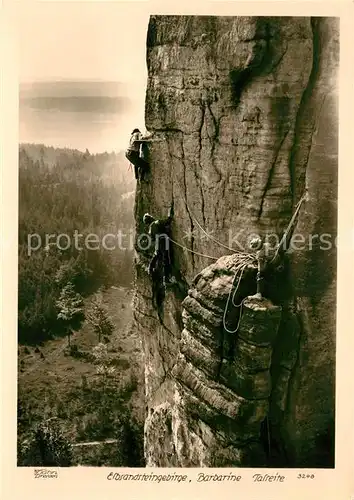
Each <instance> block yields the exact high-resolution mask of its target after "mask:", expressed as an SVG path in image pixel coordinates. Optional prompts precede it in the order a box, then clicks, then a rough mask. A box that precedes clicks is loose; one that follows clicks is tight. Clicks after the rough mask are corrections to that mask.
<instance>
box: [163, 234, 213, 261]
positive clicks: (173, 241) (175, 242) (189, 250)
mask: <svg viewBox="0 0 354 500" xmlns="http://www.w3.org/2000/svg"><path fill="white" fill-rule="evenodd" d="M169 240H170V241H172V243H174V244H175V245H177V246H179V247H181V248H183V249H184V250H187V252H190V253H194V254H195V255H199V256H200V257H206V258H207V259H212V260H219V257H212V256H211V255H206V254H204V253H199V252H196V251H195V250H192V249H191V248H188V247H185V246H184V245H181V244H180V243H178V242H177V241H175V240H173V239H172V238H169Z"/></svg>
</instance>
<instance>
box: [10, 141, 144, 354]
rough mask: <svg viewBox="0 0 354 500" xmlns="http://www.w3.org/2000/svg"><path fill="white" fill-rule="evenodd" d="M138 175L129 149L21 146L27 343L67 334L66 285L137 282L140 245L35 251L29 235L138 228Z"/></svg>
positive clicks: (22, 309) (82, 288)
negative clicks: (135, 251) (135, 249)
mask: <svg viewBox="0 0 354 500" xmlns="http://www.w3.org/2000/svg"><path fill="white" fill-rule="evenodd" d="M133 192H134V182H133V175H132V173H131V172H130V171H129V169H128V168H127V163H126V161H125V160H124V156H123V154H122V153H118V154H116V153H110V154H109V153H102V154H90V152H89V151H88V150H86V151H85V152H80V151H77V150H70V149H56V148H53V147H47V146H43V145H32V144H29V145H27V144H26V145H20V149H19V265H18V266H19V283H18V291H19V295H18V313H19V315H18V328H19V341H20V342H21V343H28V344H36V343H37V342H39V341H41V340H45V339H47V338H50V337H52V336H54V335H60V334H62V333H63V325H62V321H61V320H60V317H59V318H58V313H59V312H60V311H58V307H57V304H58V300H59V298H60V294H61V293H63V290H64V289H65V287H68V286H69V287H71V288H72V289H73V290H74V292H75V293H77V294H80V295H81V296H82V297H85V296H87V295H88V294H90V293H92V292H93V291H94V290H95V289H97V288H99V287H102V286H103V287H104V286H110V285H121V286H130V284H131V280H132V249H131V248H129V247H128V246H127V248H126V249H122V248H119V247H118V246H117V247H116V248H115V249H114V250H112V251H109V250H107V249H105V248H102V247H101V248H98V249H90V248H86V247H85V246H83V247H82V249H80V250H78V249H77V248H76V247H75V246H74V245H71V246H70V247H69V248H67V249H66V250H62V249H61V248H62V247H61V248H58V247H57V246H56V245H49V246H45V245H44V244H42V245H41V246H40V248H38V249H37V250H36V251H32V252H29V251H28V250H29V249H28V237H29V235H31V234H36V235H38V236H37V241H39V240H38V238H40V241H42V242H44V241H45V237H46V235H49V234H55V235H59V234H65V235H67V236H68V237H69V238H72V237H73V234H74V232H75V231H77V232H78V233H80V234H82V235H83V238H84V237H85V236H86V235H88V234H95V235H98V236H102V235H104V234H107V233H113V234H115V233H117V231H123V232H124V233H126V234H128V233H129V232H131V231H132V228H133Z"/></svg>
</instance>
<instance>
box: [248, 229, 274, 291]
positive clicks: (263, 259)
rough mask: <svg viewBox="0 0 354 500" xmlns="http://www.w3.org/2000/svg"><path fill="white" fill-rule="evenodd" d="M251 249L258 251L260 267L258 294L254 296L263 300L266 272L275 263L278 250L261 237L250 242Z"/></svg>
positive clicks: (258, 272) (257, 256) (258, 271)
mask: <svg viewBox="0 0 354 500" xmlns="http://www.w3.org/2000/svg"><path fill="white" fill-rule="evenodd" d="M250 248H251V249H252V250H255V251H256V258H257V265H258V269H257V293H256V294H255V295H253V298H255V299H259V300H261V299H262V298H263V296H264V272H265V271H266V269H267V267H268V264H269V263H270V262H273V259H274V256H275V255H276V250H277V249H276V248H274V246H272V245H271V244H270V243H269V242H268V241H264V240H262V238H261V237H259V236H257V237H256V238H253V239H252V240H251V241H250Z"/></svg>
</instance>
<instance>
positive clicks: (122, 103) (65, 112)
mask: <svg viewBox="0 0 354 500" xmlns="http://www.w3.org/2000/svg"><path fill="white" fill-rule="evenodd" d="M143 93H144V90H143V89H139V90H138V91H137V89H136V88H135V89H133V88H132V87H131V86H129V85H127V84H123V83H120V82H105V81H85V80H84V81H46V82H40V81H39V82H32V83H22V84H20V89H19V125H20V129H19V135H20V142H22V143H43V144H46V145H48V146H49V145H53V146H56V147H69V148H71V149H80V150H83V151H85V149H86V148H88V149H89V150H90V151H91V152H97V153H98V152H104V151H117V150H119V149H125V147H126V144H127V142H128V139H129V134H130V131H131V130H132V128H133V127H134V126H139V124H140V123H141V122H142V120H143V108H144V102H143V99H144V98H143ZM139 95H140V97H139ZM137 96H138V97H137Z"/></svg>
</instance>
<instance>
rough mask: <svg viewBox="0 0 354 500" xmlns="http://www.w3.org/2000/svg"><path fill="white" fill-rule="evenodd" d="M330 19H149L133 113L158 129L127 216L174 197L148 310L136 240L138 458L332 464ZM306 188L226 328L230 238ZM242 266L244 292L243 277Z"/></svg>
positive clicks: (162, 462)
mask: <svg viewBox="0 0 354 500" xmlns="http://www.w3.org/2000/svg"><path fill="white" fill-rule="evenodd" d="M338 33H339V28H338V22H337V20H336V19H327V18H326V19H321V18H315V19H310V18H298V17H296V18H266V17H262V18H257V17H249V18H246V17H208V16H203V17H198V16H197V17H194V16H192V17H186V16H152V17H151V19H150V23H149V28H148V36H147V64H148V86H147V94H146V126H147V128H148V129H149V130H150V131H151V132H154V137H155V138H156V139H158V140H157V141H156V142H154V143H153V144H152V146H151V148H150V152H149V154H150V163H151V171H150V173H149V175H148V176H147V178H146V181H144V182H142V183H141V184H139V185H138V186H137V191H136V206H135V217H136V230H137V236H138V237H139V235H140V234H141V233H143V232H144V229H145V228H144V227H143V225H142V215H143V214H144V213H145V212H147V211H148V212H150V213H153V214H155V215H156V216H164V215H166V214H167V211H168V209H169V207H170V204H171V201H172V200H174V206H175V219H174V222H173V225H172V238H173V239H174V241H175V242H177V243H179V245H181V246H178V245H176V244H175V245H174V247H173V267H174V269H173V271H174V275H175V276H176V278H177V285H175V286H174V287H172V288H170V289H169V291H168V292H167V294H166V298H165V303H164V312H163V315H162V316H161V317H160V316H159V315H158V314H157V312H156V311H155V310H154V308H153V307H152V302H151V286H150V280H149V277H148V275H147V272H146V264H147V262H148V261H147V257H146V255H145V254H144V252H142V251H140V249H139V245H137V253H136V294H135V300H134V315H135V321H134V328H136V329H138V330H139V331H140V333H141V336H142V338H143V344H144V355H145V384H146V400H147V415H146V425H145V454H146V459H147V464H148V465H153V466H209V465H212V464H213V460H216V461H217V463H218V464H224V465H239V466H248V465H251V466H252V465H253V466H256V465H262V464H264V463H265V462H266V463H268V464H273V465H274V464H275V465H277V466H282V465H283V466H307V467H310V466H331V465H332V464H333V450H332V449H331V442H330V437H331V436H330V433H331V427H332V425H333V420H334V373H335V301H336V294H335V278H336V276H335V268H336V253H335V248H334V247H333V246H332V247H331V248H328V247H329V244H327V245H326V244H324V242H323V238H322V240H321V235H324V234H327V235H329V236H327V238H326V242H328V241H331V242H332V243H333V241H334V237H335V234H336V194H337V193H336V185H337V184H336V182H337V149H336V144H337V100H336V99H337V95H336V77H337V69H338V58H339V53H338V52H339V51H338ZM305 190H306V191H307V198H306V202H305V203H303V204H302V206H301V209H300V213H299V216H298V218H297V221H296V227H295V228H294V232H295V233H296V234H301V235H302V237H303V239H304V240H305V242H304V243H303V244H302V248H300V245H299V242H297V249H295V250H294V251H292V253H291V255H290V258H289V260H288V262H287V263H286V266H285V269H284V271H283V272H282V273H281V274H280V275H277V276H275V277H274V276H273V275H270V276H269V280H268V282H267V294H266V295H267V298H268V299H269V302H267V303H266V304H263V306H264V307H263V308H261V309H260V310H258V309H257V310H256V311H255V310H254V309H253V308H252V303H247V301H245V307H244V311H243V312H244V313H243V314H242V315H241V317H240V318H238V319H237V321H238V320H240V321H239V330H238V332H237V335H236V336H235V338H233V340H231V341H228V337H227V336H225V329H224V327H223V321H222V318H223V313H222V312H223V311H224V309H225V306H226V302H227V297H228V294H229V292H230V290H233V286H234V285H233V277H234V274H235V266H236V265H237V259H238V257H237V256H235V255H232V254H233V253H234V252H233V251H232V248H234V249H235V250H240V249H241V248H242V249H243V250H244V249H245V248H248V242H249V239H250V237H251V236H252V235H253V234H260V235H263V236H264V235H267V234H268V235H270V234H272V235H278V236H280V235H281V234H282V233H283V231H284V230H285V228H286V227H287V225H288V223H289V220H290V218H291V216H292V213H293V211H294V208H295V206H296V204H297V202H298V201H299V199H300V198H301V196H302V195H303V194H304V192H305ZM201 228H203V230H205V231H206V232H207V233H208V234H209V237H208V236H207V235H206V234H205V232H203V230H202V229H201ZM313 234H318V237H317V238H313V237H312V238H310V235H313ZM310 239H311V244H310V245H309V240H310ZM216 240H217V241H218V242H219V243H216ZM182 247H187V249H186V248H182ZM193 252H194V253H193ZM219 257H221V259H220V260H218V261H217V262H216V263H214V264H212V262H213V259H214V260H216V259H217V258H219ZM235 259H236V260H235ZM210 264H212V265H211V266H210ZM209 266H210V267H209ZM247 269H248V271H247V272H246V271H245V274H244V276H243V277H242V280H241V281H240V286H241V288H242V297H243V298H245V297H247V296H248V295H252V293H254V291H255V290H254V283H255V281H254V270H253V271H252V265H251V264H250V265H249V266H248V267H247ZM252 273H253V274H252ZM196 276H197V278H195V277H196ZM252 276H253V278H252ZM252 287H253V288H252ZM188 290H189V291H188ZM240 293H241V291H240ZM235 319H236V318H231V320H232V321H231V322H232V324H233V325H234V324H235ZM251 323H252V324H251ZM251 332H252V335H253V336H252V337H250V335H251ZM258 336H260V337H261V338H263V339H265V340H264V342H263V343H262V342H261V343H260V342H259V339H258V341H257V342H256V341H255V339H257V338H258ZM230 342H231V343H230ZM225 349H226V351H225ZM225 352H227V355H226V354H225ZM242 415H243V417H244V418H245V419H244V420H242V418H241V416H242ZM265 423H266V425H267V429H266V435H267V437H266V438H265V439H264V438H263V437H262V436H263V435H264V425H265ZM262 443H263V444H262Z"/></svg>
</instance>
